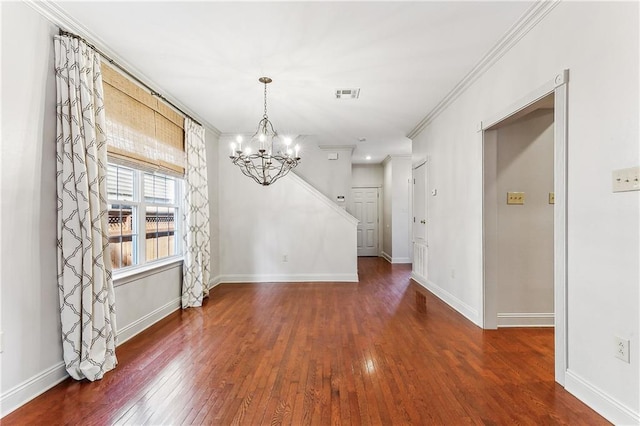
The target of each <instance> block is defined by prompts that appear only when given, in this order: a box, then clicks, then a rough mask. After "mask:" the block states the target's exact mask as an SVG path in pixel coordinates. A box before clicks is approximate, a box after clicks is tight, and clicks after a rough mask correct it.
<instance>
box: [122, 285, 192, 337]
mask: <svg viewBox="0 0 640 426" xmlns="http://www.w3.org/2000/svg"><path fill="white" fill-rule="evenodd" d="M181 303H182V300H181V298H180V297H178V298H176V299H174V300H172V301H170V302H169V303H167V304H165V305H163V306H160V307H159V308H157V309H155V310H153V311H151V312H149V313H148V314H147V315H145V316H143V317H142V318H138V319H137V320H135V321H134V322H132V323H131V324H129V325H126V326H124V327H122V328H121V329H120V330H118V346H120V345H121V344H123V343H124V342H126V341H127V340H129V339H131V338H132V337H134V336H136V335H138V334H140V333H142V332H143V331H145V330H146V329H147V328H149V327H151V326H152V325H153V324H155V323H157V322H158V321H160V320H161V319H163V318H165V317H166V316H168V315H169V314H171V313H173V312H175V311H177V310H178V309H180V306H181Z"/></svg>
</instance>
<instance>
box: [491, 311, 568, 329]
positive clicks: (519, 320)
mask: <svg viewBox="0 0 640 426" xmlns="http://www.w3.org/2000/svg"><path fill="white" fill-rule="evenodd" d="M554 321H555V315H554V314H553V312H542V313H541V312H524V313H523V312H505V313H498V327H504V328H506V327H553V326H554Z"/></svg>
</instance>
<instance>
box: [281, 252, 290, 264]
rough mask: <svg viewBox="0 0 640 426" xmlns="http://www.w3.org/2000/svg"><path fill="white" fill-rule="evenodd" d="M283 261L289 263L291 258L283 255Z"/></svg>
mask: <svg viewBox="0 0 640 426" xmlns="http://www.w3.org/2000/svg"><path fill="white" fill-rule="evenodd" d="M282 261H283V262H288V261H289V257H288V256H287V255H286V254H283V255H282Z"/></svg>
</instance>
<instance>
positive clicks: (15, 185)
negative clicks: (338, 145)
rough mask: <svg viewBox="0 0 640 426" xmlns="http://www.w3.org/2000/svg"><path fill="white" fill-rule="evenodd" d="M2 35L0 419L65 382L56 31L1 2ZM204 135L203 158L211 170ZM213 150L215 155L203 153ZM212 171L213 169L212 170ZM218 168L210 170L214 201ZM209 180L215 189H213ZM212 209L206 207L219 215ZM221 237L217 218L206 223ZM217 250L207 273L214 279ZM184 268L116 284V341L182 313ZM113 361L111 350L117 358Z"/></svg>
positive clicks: (24, 9)
mask: <svg viewBox="0 0 640 426" xmlns="http://www.w3.org/2000/svg"><path fill="white" fill-rule="evenodd" d="M0 14H1V17H0V19H1V23H2V25H1V31H2V45H1V53H2V60H1V64H2V76H1V77H2V82H1V91H2V115H1V120H2V146H1V154H2V155H1V166H2V168H1V174H0V176H1V183H0V186H1V191H2V196H1V198H0V200H1V214H2V216H1V223H0V232H1V238H0V240H1V256H0V259H1V262H2V264H1V265H0V266H1V268H0V277H1V294H2V298H1V303H2V305H1V309H2V310H1V315H0V318H1V322H0V330H1V331H2V332H3V333H4V334H3V337H2V339H3V342H2V343H3V352H2V354H0V363H1V365H0V373H1V377H0V405H1V410H2V412H1V413H0V415H5V414H7V413H9V412H10V411H12V410H13V409H15V408H17V407H18V406H20V405H22V404H23V403H25V402H26V401H28V400H29V399H31V398H33V397H35V396H37V395H38V394H40V393H42V392H44V391H45V390H46V389H48V388H49V387H51V386H53V385H54V384H56V383H57V382H59V381H60V380H62V379H64V378H66V377H67V374H66V372H65V369H64V364H63V362H62V344H61V337H60V315H59V312H58V310H59V306H58V305H59V301H58V287H57V271H56V208H57V201H56V159H55V147H56V144H55V137H56V136H55V135H56V126H55V113H56V111H55V97H56V92H55V76H54V71H53V63H54V62H53V36H54V35H55V34H56V33H57V27H55V26H53V25H52V24H50V23H49V22H48V21H47V20H45V19H44V18H42V17H41V16H40V15H39V14H38V13H37V12H35V11H34V10H33V9H32V8H31V7H29V6H28V5H27V4H25V3H18V2H15V3H8V2H1V3H0ZM215 141H216V137H215V135H213V134H212V132H209V131H208V132H207V144H208V150H207V154H208V158H209V160H210V161H211V160H212V161H215V163H214V164H216V163H217V155H218V154H217V145H216V144H215ZM210 146H213V147H214V148H215V149H214V150H213V151H210V150H209V147H210ZM216 165H217V164H216ZM216 170H217V168H216V167H212V168H210V170H209V177H210V178H211V179H212V181H211V182H210V184H209V192H210V195H211V196H212V197H214V198H215V197H217V195H216V191H217V189H216V182H217V180H216V176H217V171H216ZM212 183H213V184H212ZM216 209H217V202H215V201H214V202H212V210H213V212H214V213H215V212H216V211H217V210H216ZM212 224H214V229H212V239H215V238H218V237H217V232H218V231H217V216H214V217H213V219H212ZM217 248H218V245H217V242H216V243H215V245H214V251H213V252H212V255H213V257H214V261H213V262H212V274H217V273H219V272H216V271H219V265H218V264H217V259H216V258H217V255H216V254H215V253H216V250H217ZM181 283H182V268H181V263H177V264H173V265H168V266H166V267H164V268H161V269H160V270H157V271H154V272H153V273H152V274H143V275H138V276H134V277H130V278H127V279H122V280H117V281H116V282H114V285H115V297H116V315H117V326H118V340H119V343H121V342H122V341H124V340H126V339H128V338H130V337H131V336H133V335H135V334H137V333H138V332H140V331H142V330H143V329H144V328H146V327H148V326H149V325H151V324H152V323H154V322H155V321H158V320H159V319H161V318H162V317H164V316H166V315H167V314H168V313H170V312H172V311H174V310H176V309H178V308H179V306H180V298H179V297H180V291H181ZM116 355H117V351H116Z"/></svg>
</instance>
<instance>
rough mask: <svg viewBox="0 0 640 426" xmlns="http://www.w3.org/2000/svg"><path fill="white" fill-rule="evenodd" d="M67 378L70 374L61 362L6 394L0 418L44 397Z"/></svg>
mask: <svg viewBox="0 0 640 426" xmlns="http://www.w3.org/2000/svg"><path fill="white" fill-rule="evenodd" d="M67 377H69V374H68V373H67V370H66V369H65V366H64V362H59V363H58V364H56V365H54V366H52V367H49V368H47V369H46V370H44V371H42V372H40V373H38V374H36V375H35V376H33V377H31V378H30V379H27V380H25V381H24V382H22V383H20V384H19V385H17V386H14V387H13V388H11V389H9V390H8V391H6V392H4V393H3V394H2V396H0V410H1V412H0V418H2V417H4V416H6V415H7V414H9V413H11V412H12V411H14V410H16V409H17V408H20V407H21V406H23V405H24V404H26V403H27V402H29V401H31V400H32V399H34V398H36V397H38V396H40V395H42V394H43V393H45V392H46V391H48V390H49V389H51V388H52V387H54V386H55V385H57V384H58V383H60V382H62V381H64V380H65V379H66V378H67Z"/></svg>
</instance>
